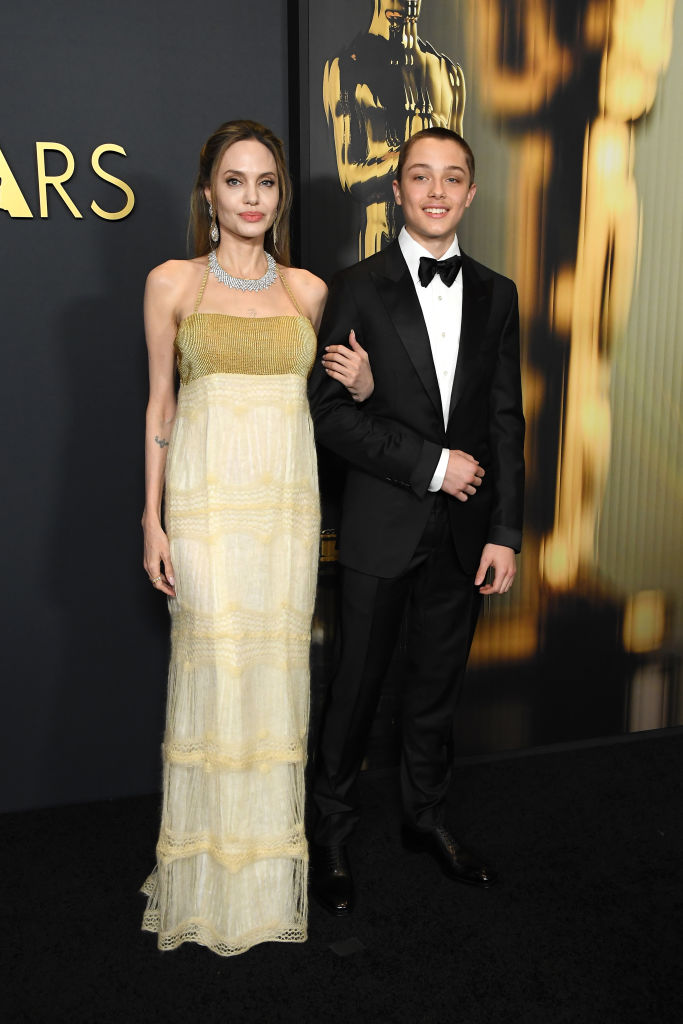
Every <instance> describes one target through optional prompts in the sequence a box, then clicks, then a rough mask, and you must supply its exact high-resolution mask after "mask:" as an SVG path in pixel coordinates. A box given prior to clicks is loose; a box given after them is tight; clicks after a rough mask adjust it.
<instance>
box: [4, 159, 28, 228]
mask: <svg viewBox="0 0 683 1024" xmlns="http://www.w3.org/2000/svg"><path fill="white" fill-rule="evenodd" d="M0 210H7V212H8V213H9V215H10V217H32V216H33V214H32V213H31V210H30V208H29V205H28V203H27V202H26V200H25V199H24V194H23V192H22V191H21V189H20V188H19V186H18V184H17V179H16V178H15V177H14V175H13V174H12V172H11V170H10V167H9V164H8V163H7V160H6V159H5V157H4V154H3V152H2V150H1V149H0Z"/></svg>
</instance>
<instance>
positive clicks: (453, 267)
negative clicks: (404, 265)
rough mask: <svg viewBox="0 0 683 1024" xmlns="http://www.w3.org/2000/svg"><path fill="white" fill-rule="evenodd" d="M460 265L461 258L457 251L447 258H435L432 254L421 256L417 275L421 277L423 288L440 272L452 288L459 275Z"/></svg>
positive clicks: (445, 282)
mask: <svg viewBox="0 0 683 1024" xmlns="http://www.w3.org/2000/svg"><path fill="white" fill-rule="evenodd" d="M460 266H461V260H460V257H459V256H458V255H457V253H456V255H455V256H451V257H449V259H447V260H435V259H432V257H431V256H420V266H419V269H418V271H417V276H418V277H419V278H420V284H421V285H422V287H423V288H426V287H427V285H428V284H429V282H430V281H431V280H432V279H433V277H434V275H435V274H438V275H439V277H440V278H441V280H442V281H443V283H444V284H445V285H446V287H447V288H450V286H451V285H452V284H453V282H454V281H455V279H456V277H457V276H458V273H459V271H460Z"/></svg>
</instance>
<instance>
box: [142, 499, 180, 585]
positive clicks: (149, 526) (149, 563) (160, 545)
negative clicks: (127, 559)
mask: <svg viewBox="0 0 683 1024" xmlns="http://www.w3.org/2000/svg"><path fill="white" fill-rule="evenodd" d="M142 529H143V533H144V536H145V556H144V560H143V565H144V567H145V572H146V573H147V575H148V576H149V579H150V582H151V584H152V586H153V587H154V589H155V590H160V591H161V592H162V594H166V595H167V596H168V597H175V596H176V595H175V575H174V573H173V564H172V562H171V548H170V545H169V543H168V537H167V536H166V534H165V533H164V531H163V530H162V528H161V523H160V522H159V521H158V520H155V521H154V522H153V523H152V522H149V521H148V520H147V519H146V517H145V516H143V518H142ZM162 566H163V568H162Z"/></svg>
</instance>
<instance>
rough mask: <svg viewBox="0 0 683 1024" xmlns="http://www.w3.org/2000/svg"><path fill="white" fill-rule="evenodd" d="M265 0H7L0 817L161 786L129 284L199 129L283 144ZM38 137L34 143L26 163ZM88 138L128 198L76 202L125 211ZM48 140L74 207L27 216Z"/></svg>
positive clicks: (282, 42) (187, 180)
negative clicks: (271, 137) (258, 133)
mask: <svg viewBox="0 0 683 1024" xmlns="http://www.w3.org/2000/svg"><path fill="white" fill-rule="evenodd" d="M284 7H285V5H284V4H283V3H281V2H279V0H262V3H260V4H259V7H258V16H257V18H256V20H255V9H254V8H253V6H251V5H248V4H244V3H241V2H239V0H226V2H224V3H222V4H218V5H214V6H212V7H211V8H210V10H209V9H208V8H202V7H201V6H199V7H198V6H196V5H192V4H188V3H187V2H186V0H147V2H146V3H144V4H140V3H136V2H133V0H120V2H119V3H117V4H114V5H105V4H93V3H91V2H89V0H67V2H65V3H61V4H54V3H51V2H48V0H34V2H32V3H31V4H30V5H29V6H28V7H27V5H24V4H17V5H5V9H4V11H3V26H2V33H1V34H0V76H1V81H2V87H1V91H2V97H3V104H2V118H1V120H0V239H1V245H2V370H3V372H2V375H1V379H0V388H1V392H0V416H1V417H2V438H3V445H2V448H3V472H2V479H3V484H4V490H5V495H4V501H3V502H2V508H1V511H0V515H1V517H2V519H1V522H2V537H3V552H4V558H3V573H2V575H3V580H4V586H3V593H2V629H3V644H2V650H3V663H4V664H3V672H2V687H1V689H0V694H1V696H0V701H1V710H0V730H1V732H0V749H2V752H3V762H4V764H3V769H2V775H1V778H0V809H16V808H23V807H30V806H41V805H49V804H56V803H62V802H68V801H80V800H88V799H100V798H106V797H109V796H121V795H126V794H135V793H143V792H149V791H151V790H153V789H155V788H156V787H157V786H158V784H159V742H160V740H161V731H162V726H163V709H164V700H165V686H166V680H165V675H166V659H167V651H166V644H167V621H166V609H165V607H164V605H163V603H162V602H161V601H160V600H159V599H158V596H157V595H155V594H154V593H153V592H152V590H151V588H150V587H149V583H148V582H147V580H146V576H145V574H144V572H143V570H142V565H141V531H140V527H139V520H140V514H141V511H142V501H143V423H144V408H145V401H146V354H145V347H144V337H143V330H142V305H141V304H142V293H143V288H144V281H145V276H146V274H147V272H148V271H149V269H150V268H151V267H153V266H155V265H156V264H157V263H159V262H161V261H163V260H165V259H168V258H171V257H176V258H177V257H183V256H184V255H186V249H185V227H186V218H187V207H188V196H189V192H190V189H191V186H192V182H193V178H194V174H195V170H196V163H197V158H198V154H199V148H200V146H201V144H202V142H203V141H204V139H205V138H206V137H207V136H208V135H209V134H210V132H211V131H212V130H213V129H214V128H215V127H217V126H218V124H220V123H221V122H222V121H224V120H227V119H229V118H232V117H245V116H247V117H251V118H254V119H256V120H260V121H263V122H265V123H266V124H268V125H270V126H271V127H272V128H273V129H274V130H275V131H276V132H278V133H279V134H280V135H281V136H283V137H285V138H286V136H287V128H288V125H287V76H286V52H287V42H286V23H285V18H284ZM255 28H256V29H257V39H256V38H255ZM36 143H49V144H50V146H51V148H49V149H48V151H47V152H46V154H45V164H44V171H43V164H42V160H41V162H40V164H39V163H38V161H37V151H36ZM104 144H108V145H110V146H111V145H115V146H118V147H121V148H122V149H123V150H125V156H124V155H123V154H122V153H121V152H117V151H115V150H108V151H107V152H104V153H103V155H102V156H101V158H100V166H101V168H102V169H103V170H104V171H105V172H106V173H108V174H110V175H111V176H113V177H116V178H118V179H119V180H120V181H123V182H125V183H126V185H127V186H128V187H129V189H131V190H132V191H133V193H134V197H135V205H134V208H133V210H132V212H131V213H130V214H129V215H128V216H126V217H124V218H122V219H115V220H109V219H105V218H104V217H102V216H98V215H97V214H96V213H95V212H94V211H93V210H92V209H91V202H93V201H95V202H96V203H97V204H99V208H100V209H101V210H102V211H105V212H109V213H114V214H116V213H117V211H121V210H122V209H123V208H124V207H125V205H126V202H127V195H126V193H125V190H124V189H122V188H121V187H119V186H117V185H115V184H112V183H111V182H108V181H107V180H105V179H104V178H102V177H101V176H98V175H97V174H96V173H95V172H94V171H93V168H92V166H91V154H92V153H93V151H94V150H95V149H97V148H98V147H100V146H102V145H104ZM55 147H56V148H55ZM64 147H66V149H67V150H68V151H69V152H70V153H71V154H72V155H73V161H74V170H73V174H72V176H71V177H70V178H69V179H68V180H65V181H64V182H63V185H62V188H63V189H64V190H65V193H66V195H67V196H68V197H69V198H70V200H71V202H72V203H73V205H74V207H75V208H76V210H77V211H78V212H80V213H81V214H82V216H81V217H76V216H75V215H74V213H73V210H72V209H70V208H69V206H68V204H67V202H66V201H65V200H64V198H63V197H62V196H61V195H60V193H59V191H58V189H57V188H55V187H54V186H50V185H48V186H46V187H45V189H44V191H45V199H46V202H47V216H44V217H43V216H41V212H40V192H41V185H40V181H39V171H40V173H41V175H42V176H43V177H45V176H50V175H52V176H56V177H59V176H60V175H61V174H63V173H64V170H65V168H67V165H68V161H69V157H68V153H65V151H64ZM27 207H28V210H27ZM27 213H31V214H32V216H30V217H29V216H28V215H27Z"/></svg>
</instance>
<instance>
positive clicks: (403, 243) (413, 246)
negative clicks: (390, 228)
mask: <svg viewBox="0 0 683 1024" xmlns="http://www.w3.org/2000/svg"><path fill="white" fill-rule="evenodd" d="M398 244H399V246H400V247H401V252H402V253H403V258H404V260H405V261H406V263H407V264H408V269H409V270H410V273H411V274H412V275H413V278H416V277H417V269H418V267H419V265H420V257H421V256H428V257H429V258H430V259H433V258H434V257H433V256H432V254H431V253H430V252H429V250H427V249H425V248H424V246H422V245H420V243H419V242H416V241H415V239H414V238H413V236H412V235H409V234H408V232H407V231H406V229H405V227H403V228H401V230H400V232H399V235H398ZM456 255H457V256H459V255H460V246H459V245H458V236H457V235H456V236H455V237H454V239H453V242H452V243H451V245H450V246H449V247H448V249H447V250H446V252H445V253H444V254H443V256H441V257H440V259H442V260H447V259H448V258H449V257H450V256H456Z"/></svg>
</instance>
